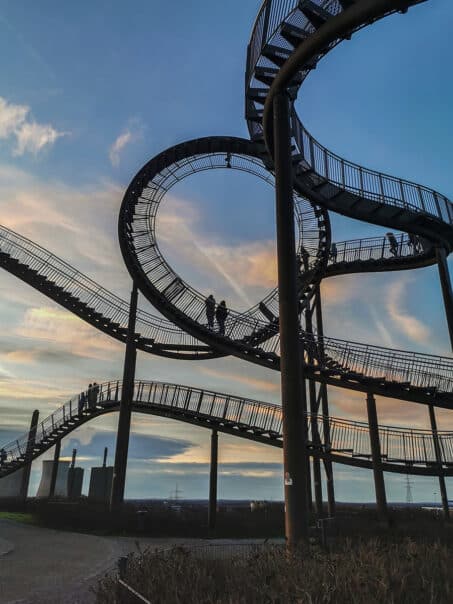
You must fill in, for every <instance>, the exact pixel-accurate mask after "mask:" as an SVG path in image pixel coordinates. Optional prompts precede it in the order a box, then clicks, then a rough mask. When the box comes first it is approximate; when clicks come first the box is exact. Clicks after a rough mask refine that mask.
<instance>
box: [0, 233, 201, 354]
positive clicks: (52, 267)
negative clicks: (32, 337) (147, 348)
mask: <svg viewBox="0 0 453 604" xmlns="http://www.w3.org/2000/svg"><path fill="white" fill-rule="evenodd" d="M0 252H4V253H6V254H9V255H10V256H11V257H12V258H14V259H16V260H18V261H20V262H21V263H23V264H26V265H28V266H29V267H30V268H32V269H34V270H37V271H38V273H39V275H40V276H42V277H46V278H48V279H49V280H51V281H53V282H55V283H56V285H59V286H60V287H63V288H64V289H65V291H67V292H68V294H70V295H72V296H73V297H75V298H79V299H80V300H81V301H82V302H86V303H87V304H89V305H90V307H91V308H92V309H93V310H95V311H98V312H99V311H102V312H101V314H102V315H103V316H104V317H105V318H106V319H109V320H111V321H113V322H116V323H119V324H120V326H121V327H122V328H123V329H126V328H127V324H128V316H129V302H127V301H126V300H123V299H122V298H120V297H119V296H117V295H116V294H114V293H112V292H110V291H109V290H107V289H105V288H104V287H102V286H100V285H98V284H97V283H96V282H95V281H93V280H92V279H90V278H89V277H87V276H86V275H84V274H83V273H81V272H80V271H78V270H77V269H75V268H74V267H72V266H71V265H70V264H68V263H67V262H65V261H64V260H62V259H61V258H59V257H57V256H55V255H54V254H52V253H51V252H49V251H48V250H46V249H45V248H43V247H41V246H40V245H38V244H37V243H34V242H33V241H31V240H30V239H27V238H26V237H23V236H22V235H19V233H16V232H14V231H12V230H11V229H8V228H7V227H5V226H1V225H0ZM136 328H137V331H138V332H139V333H140V334H141V336H142V337H145V338H149V339H155V340H156V341H161V340H162V338H165V337H167V339H166V340H165V343H166V344H169V343H172V344H184V345H188V344H193V345H196V344H200V346H203V347H205V345H204V344H201V343H200V342H198V340H196V338H194V337H192V336H190V335H189V334H187V333H186V332H185V331H183V330H181V329H180V328H179V327H177V326H176V325H174V324H173V323H172V322H171V321H169V320H168V319H165V318H161V317H157V316H155V315H152V314H151V313H148V312H146V311H144V310H141V309H139V310H138V311H137V326H136ZM168 336H170V338H171V339H170V340H169V339H168Z"/></svg>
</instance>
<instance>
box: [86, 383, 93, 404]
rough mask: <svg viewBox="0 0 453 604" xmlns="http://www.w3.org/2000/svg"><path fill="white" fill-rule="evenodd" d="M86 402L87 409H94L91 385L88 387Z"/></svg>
mask: <svg viewBox="0 0 453 604" xmlns="http://www.w3.org/2000/svg"><path fill="white" fill-rule="evenodd" d="M87 402H88V408H89V409H92V408H93V407H94V405H93V384H90V385H89V386H88V391H87Z"/></svg>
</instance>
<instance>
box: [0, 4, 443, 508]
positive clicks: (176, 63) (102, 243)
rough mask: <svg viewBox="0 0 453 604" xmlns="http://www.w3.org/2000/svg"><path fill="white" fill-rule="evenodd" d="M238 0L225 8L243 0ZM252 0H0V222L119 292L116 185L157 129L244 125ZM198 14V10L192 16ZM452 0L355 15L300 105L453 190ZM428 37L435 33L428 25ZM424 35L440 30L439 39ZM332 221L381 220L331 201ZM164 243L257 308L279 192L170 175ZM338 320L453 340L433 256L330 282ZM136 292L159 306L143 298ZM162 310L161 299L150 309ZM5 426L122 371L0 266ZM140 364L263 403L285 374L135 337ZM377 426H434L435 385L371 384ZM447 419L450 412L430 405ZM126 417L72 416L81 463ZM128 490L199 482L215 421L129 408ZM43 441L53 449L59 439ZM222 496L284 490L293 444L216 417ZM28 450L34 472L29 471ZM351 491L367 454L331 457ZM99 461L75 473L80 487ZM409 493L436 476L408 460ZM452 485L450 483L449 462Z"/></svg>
mask: <svg viewBox="0 0 453 604" xmlns="http://www.w3.org/2000/svg"><path fill="white" fill-rule="evenodd" d="M233 5H234V8H235V10H234V11H233V10H232V6H233ZM259 5H260V2H258V1H255V0H254V1H252V0H249V1H248V2H245V3H244V2H237V1H236V2H233V3H232V4H230V5H222V4H213V3H211V2H208V1H207V0H194V2H192V3H190V5H189V4H187V3H185V2H182V0H180V1H176V2H175V3H173V4H172V6H171V7H170V6H169V5H167V4H165V3H160V2H159V3H152V4H150V3H148V2H146V1H145V0H134V1H133V2H132V3H130V5H129V6H128V7H126V6H125V5H124V4H123V3H120V2H115V3H113V6H112V5H111V3H109V4H107V3H106V2H104V1H101V2H96V3H94V5H93V6H90V9H89V10H87V9H86V7H83V6H81V5H76V4H75V5H69V4H68V5H64V6H63V5H62V4H61V3H58V2H56V0H43V1H42V2H40V3H39V6H38V4H30V3H27V2H25V1H24V0H14V2H13V1H11V0H6V1H5V2H4V3H3V5H2V7H1V9H0V29H1V33H2V36H0V51H1V52H0V67H1V70H2V73H3V79H2V82H3V87H2V89H1V90H0V208H1V217H0V224H4V225H5V226H7V227H9V228H12V229H14V230H16V231H17V232H18V233H20V234H22V235H24V236H26V237H29V238H30V239H32V240H33V241H35V242H37V243H39V244H40V245H42V246H43V247H45V248H47V249H49V250H50V251H51V252H53V253H55V254H57V255H58V256H60V257H61V258H62V259H64V260H66V261H67V262H69V263H70V264H72V265H73V266H74V267H76V268H77V269H79V270H81V271H82V272H84V273H86V274H87V275H88V276H90V277H91V278H94V279H95V280H96V281H98V282H99V283H100V284H101V285H103V286H105V287H107V288H109V289H111V290H112V291H113V292H115V293H117V294H119V295H121V296H123V297H124V298H128V296H129V291H130V285H131V284H130V278H129V276H128V274H127V271H126V268H125V266H124V263H123V261H122V258H121V255H120V251H119V248H118V244H117V234H116V224H117V217H118V209H119V205H120V203H121V199H122V195H123V193H124V191H125V189H126V187H127V185H128V183H129V181H130V180H131V178H132V176H133V175H134V174H135V173H136V172H137V171H138V169H139V168H140V167H141V166H142V165H143V164H144V163H145V162H146V161H148V160H149V159H150V158H151V157H153V156H154V155H156V154H157V153H159V152H160V151H161V150H163V149H164V148H166V147H168V146H170V145H173V144H175V143H176V142H180V141H183V140H185V139H189V138H195V137H199V136H207V135H212V134H226V135H236V136H244V137H247V136H248V134H247V130H246V125H245V121H244V118H243V115H244V107H243V74H244V68H245V53H246V46H247V43H248V38H249V34H250V30H251V27H252V23H253V20H254V17H255V15H256V12H257V10H258V7H259ZM200 16H202V18H200ZM452 16H453V7H452V6H451V3H449V2H448V1H447V0H438V2H437V3H427V4H422V5H420V6H417V7H415V8H413V9H411V10H410V11H409V12H408V14H407V15H403V16H401V15H395V16H392V17H390V18H387V19H385V20H383V21H382V22H379V23H377V24H375V25H373V26H372V27H369V28H367V29H366V31H361V32H359V33H358V34H357V35H355V36H354V37H353V39H352V40H351V41H350V42H345V43H344V44H341V45H340V46H339V47H338V48H336V49H335V50H334V51H333V52H332V53H331V55H329V56H328V57H326V58H325V59H324V60H322V61H321V63H320V65H319V67H318V69H317V70H316V72H314V73H312V74H311V75H310V76H309V78H308V79H307V82H306V83H305V84H304V86H303V88H302V90H301V92H300V98H299V99H298V101H297V103H298V108H299V110H300V114H301V116H302V118H303V119H305V120H306V125H307V127H308V128H309V130H311V131H312V132H313V134H314V135H315V136H316V137H317V138H318V140H320V142H321V143H323V144H325V145H326V146H327V147H328V148H330V149H331V150H333V151H335V152H337V153H339V154H340V155H343V156H345V157H347V158H348V159H351V160H353V161H358V162H360V163H362V164H363V165H367V166H369V167H372V168H375V169H379V170H383V171H385V172H389V173H390V174H394V175H397V176H401V177H405V178H408V179H411V180H414V181H416V182H420V183H422V184H426V185H428V186H432V187H433V188H436V189H437V190H440V191H441V192H442V193H444V194H446V195H447V196H448V197H450V198H453V185H452V183H451V180H450V178H449V175H450V172H451V168H450V163H451V140H452V135H453V120H451V116H450V107H451V104H452V101H453V88H452V84H451V83H450V81H449V80H448V78H445V77H444V76H445V74H446V73H448V71H447V69H448V67H449V64H448V57H449V53H448V52H447V50H448V33H449V29H448V26H449V23H451V18H452ZM420 40H423V41H424V42H423V44H421V42H420ZM427 49H428V50H427ZM331 217H332V225H333V236H334V239H335V240H337V241H340V240H344V239H353V238H356V237H365V236H372V235H375V234H376V235H383V234H384V231H385V229H380V228H377V227H374V226H372V225H366V224H364V223H359V222H357V221H353V220H350V219H346V218H343V217H340V216H335V215H332V216H331ZM159 228H160V237H161V239H160V241H161V246H162V250H163V252H164V253H165V255H166V256H168V258H169V259H170V261H171V262H172V264H173V265H174V266H175V268H176V270H177V271H179V272H180V273H181V275H182V276H183V277H184V279H186V280H187V281H188V282H190V283H193V284H194V285H195V286H196V287H197V288H199V289H200V290H201V291H205V292H206V293H210V292H213V293H215V295H216V297H217V298H218V299H221V298H225V299H226V300H227V301H228V303H229V304H231V305H232V306H236V307H239V308H245V307H246V305H247V304H249V303H254V302H255V301H257V300H259V299H260V297H262V296H263V294H264V293H265V292H267V291H268V290H269V289H270V288H272V287H274V286H275V283H276V268H275V252H274V230H275V227H274V206H273V191H272V189H271V188H270V187H268V186H267V185H265V184H263V183H261V182H255V181H254V179H253V178H252V177H250V176H248V175H241V174H237V173H234V174H230V173H228V174H225V172H223V173H213V174H200V175H196V176H194V177H191V178H189V179H188V180H187V181H184V182H183V183H181V184H180V185H178V186H177V187H175V189H174V190H173V191H172V192H171V195H170V196H169V199H168V200H166V202H165V207H164V208H163V210H162V215H161V216H160V217H159ZM322 293H323V298H324V306H325V310H324V315H325V332H326V334H328V335H331V336H334V337H339V338H344V339H349V340H355V341H359V342H369V343H372V344H377V345H383V346H387V347H391V348H395V349H398V348H401V349H407V350H414V351H420V352H427V353H431V354H444V355H448V356H451V349H450V345H449V341H448V335H447V332H446V321H445V316H444V311H443V305H442V298H441V295H440V287H439V283H438V278H437V269H436V267H429V268H425V269H419V270H417V271H411V272H398V273H386V274H382V275H354V276H348V277H335V278H331V279H329V280H326V281H325V282H324V283H323V286H322ZM140 305H141V306H143V307H144V308H146V309H147V310H150V311H151V312H154V313H156V311H154V310H153V309H152V308H151V307H150V305H149V304H148V303H146V302H145V301H144V299H143V297H142V296H141V297H140ZM156 314H157V313H156ZM0 317H1V324H2V337H1V338H0V418H1V421H0V438H1V440H2V443H5V442H7V441H9V440H12V439H13V438H15V437H16V436H17V435H18V434H20V433H22V432H25V431H26V430H27V429H28V424H29V421H30V417H31V413H32V411H33V409H35V408H36V409H39V410H40V413H41V418H43V417H45V416H47V415H48V414H50V413H51V412H52V411H53V410H55V409H56V408H57V407H58V406H59V405H60V404H61V403H63V402H64V401H65V400H67V399H69V398H70V397H71V396H72V395H73V394H74V393H76V392H80V391H81V390H83V389H85V388H86V387H87V386H88V384H89V383H91V382H93V381H98V382H101V381H104V380H107V379H117V378H119V377H121V375H122V361H123V352H124V350H123V346H122V345H120V344H119V343H118V342H116V341H113V340H111V339H109V338H108V337H107V336H105V335H103V334H101V333H99V332H97V331H96V330H95V329H93V328H91V327H90V326H88V325H86V324H85V323H83V322H82V321H81V320H80V319H78V318H77V317H75V316H73V315H71V314H70V313H69V312H68V311H66V310H64V309H62V308H59V307H58V306H57V305H56V304H54V303H53V302H52V301H50V300H48V299H47V298H45V297H44V296H43V295H41V294H40V293H39V292H36V291H34V290H32V289H31V288H30V287H29V286H27V285H25V284H24V283H22V282H21V281H19V280H18V279H16V278H14V277H13V276H11V275H9V274H8V273H6V272H0ZM137 377H138V378H142V379H156V380H160V381H170V382H181V383H185V384H190V385H194V386H200V387H206V388H210V389H212V390H218V391H221V392H231V393H235V394H240V395H243V396H249V397H252V398H256V399H261V400H267V401H271V402H278V401H279V381H280V376H279V374H278V373H277V372H271V371H268V370H265V369H263V368H260V367H256V366H253V365H250V364H247V363H244V362H241V361H240V360H237V359H233V358H226V359H220V360H213V361H204V362H189V361H186V362H179V361H171V360H166V359H162V358H159V357H155V356H151V355H146V354H145V353H139V357H138V363H137ZM329 392H330V403H331V412H332V415H334V416H338V417H349V418H352V419H359V420H361V419H364V418H365V413H366V411H365V404H364V396H363V395H362V394H360V393H356V392H349V391H346V390H341V389H336V388H330V389H329ZM377 403H378V413H379V417H380V421H381V422H382V423H384V424H392V425H402V426H411V427H412V426H413V427H428V413H427V409H426V408H425V407H424V406H423V405H416V404H413V403H403V402H399V401H394V400H391V399H384V398H381V397H378V399H377ZM438 418H439V426H440V427H441V428H443V429H450V427H451V422H452V418H453V415H452V414H451V412H448V411H439V412H438ZM116 421H117V415H116V414H115V415H113V414H112V415H110V416H106V417H101V418H99V419H97V420H94V421H92V422H90V423H89V424H88V425H85V426H83V427H82V428H80V429H79V430H77V431H75V432H74V433H72V435H71V436H69V437H67V438H66V439H65V440H64V442H63V447H62V455H63V456H64V457H66V458H69V457H70V455H71V452H72V448H73V447H74V446H76V447H77V448H78V452H79V462H80V465H82V466H83V467H85V468H86V469H87V468H89V467H90V466H92V465H101V462H102V454H103V448H104V446H108V447H109V451H110V456H109V460H110V463H113V454H114V443H115V428H116ZM132 431H133V434H132V436H131V448H130V459H129V466H128V481H127V485H126V497H127V498H140V497H144V498H155V497H160V498H166V497H168V495H169V493H170V492H171V491H172V490H174V487H175V484H176V482H177V483H178V485H179V487H180V488H181V489H182V490H183V492H184V497H187V498H204V497H207V495H208V478H209V431H207V430H204V429H202V428H196V427H193V426H190V425H188V424H184V423H180V422H176V421H174V420H169V419H164V418H158V417H148V416H143V415H142V416H141V415H135V416H134V420H133V429H132ZM52 455H53V452H52V451H51V452H49V453H48V454H46V455H45V456H44V457H43V458H42V459H49V458H51V457H52ZM219 461H220V464H221V465H220V467H219V498H221V499H234V498H237V499H248V498H249V499H269V500H271V499H272V500H281V499H282V497H283V487H282V466H281V451H280V450H278V449H273V448H271V447H266V446H265V445H259V444H255V443H252V442H248V441H244V440H239V439H236V438H234V437H232V436H226V435H221V436H220V449H219ZM40 469H41V460H38V461H36V462H35V463H34V464H33V472H32V482H31V489H30V492H31V494H33V493H34V492H35V490H36V488H37V484H38V482H39V477H40ZM334 471H335V483H336V493H337V498H338V500H339V501H370V500H373V498H374V491H373V479H372V474H371V472H369V471H365V470H360V469H351V468H347V467H342V466H339V465H336V466H334ZM87 480H88V472H86V477H85V481H86V482H85V489H84V490H85V492H86V490H87ZM411 480H412V483H413V486H412V495H413V499H414V501H419V500H424V501H426V500H431V499H432V497H431V495H432V494H433V493H434V492H438V484H437V481H436V479H434V478H432V479H431V478H422V477H413V478H412V479H411ZM386 484H387V489H388V499H389V501H392V500H393V501H404V500H405V497H406V483H405V476H404V475H401V476H398V475H389V474H386ZM447 487H448V488H449V490H450V493H449V494H450V496H451V497H453V491H452V490H451V489H453V481H452V480H451V479H447Z"/></svg>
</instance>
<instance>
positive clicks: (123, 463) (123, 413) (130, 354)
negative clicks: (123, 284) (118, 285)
mask: <svg viewBox="0 0 453 604" xmlns="http://www.w3.org/2000/svg"><path fill="white" fill-rule="evenodd" d="M137 299H138V289H137V285H136V284H135V283H134V284H133V287H132V292H131V301H130V308H129V323H128V328H127V340H126V353H125V357H124V370H123V385H122V389H121V401H120V413H119V419H118V431H117V437H116V450H115V465H114V470H113V481H112V493H111V497H110V510H111V511H114V510H115V509H117V508H118V507H120V506H121V505H122V503H123V501H124V490H125V485H126V468H127V453H128V450H129V433H130V428H131V413H132V398H133V395H134V379H135V364H136V360H137V346H136V342H135V322H136V318H137Z"/></svg>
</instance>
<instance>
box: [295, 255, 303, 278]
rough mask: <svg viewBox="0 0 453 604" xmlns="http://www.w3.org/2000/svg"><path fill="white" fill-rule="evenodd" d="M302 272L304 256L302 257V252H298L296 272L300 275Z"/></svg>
mask: <svg viewBox="0 0 453 604" xmlns="http://www.w3.org/2000/svg"><path fill="white" fill-rule="evenodd" d="M301 272H302V258H301V257H300V254H296V274H297V276H299V275H300V273H301Z"/></svg>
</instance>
